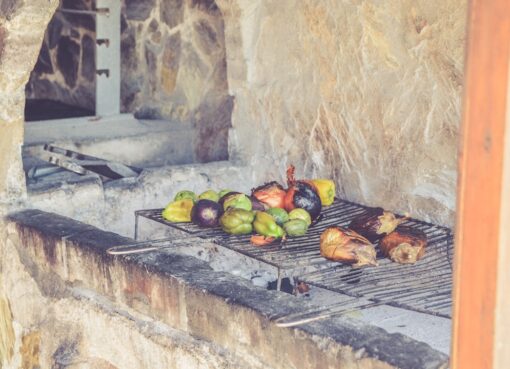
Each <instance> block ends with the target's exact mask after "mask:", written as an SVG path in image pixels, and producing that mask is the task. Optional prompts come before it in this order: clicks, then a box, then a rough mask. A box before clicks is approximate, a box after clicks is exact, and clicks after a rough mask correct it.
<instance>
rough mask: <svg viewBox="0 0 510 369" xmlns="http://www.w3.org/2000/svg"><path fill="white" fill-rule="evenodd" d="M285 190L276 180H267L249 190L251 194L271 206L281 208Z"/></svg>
mask: <svg viewBox="0 0 510 369" xmlns="http://www.w3.org/2000/svg"><path fill="white" fill-rule="evenodd" d="M285 194H286V192H285V190H284V189H283V187H282V185H280V184H279V183H278V182H269V183H266V184H264V185H262V186H260V187H257V188H254V189H252V190H251V195H252V196H253V197H255V198H256V199H257V200H259V201H260V202H262V203H263V204H266V205H267V206H269V207H271V208H283V207H284V199H285Z"/></svg>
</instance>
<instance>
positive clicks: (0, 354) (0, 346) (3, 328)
mask: <svg viewBox="0 0 510 369" xmlns="http://www.w3.org/2000/svg"><path fill="white" fill-rule="evenodd" d="M14 341H15V335H14V328H13V326H12V312H11V308H10V306H9V301H8V300H7V299H6V298H5V297H0V363H8V362H9V361H10V360H11V358H12V357H13V355H14Z"/></svg>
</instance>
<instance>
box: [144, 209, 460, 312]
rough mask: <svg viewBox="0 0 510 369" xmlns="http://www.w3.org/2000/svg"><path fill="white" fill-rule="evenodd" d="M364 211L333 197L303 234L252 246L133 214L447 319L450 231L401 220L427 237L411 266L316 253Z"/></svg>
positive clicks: (334, 287) (155, 213) (318, 280)
mask: <svg viewBox="0 0 510 369" xmlns="http://www.w3.org/2000/svg"><path fill="white" fill-rule="evenodd" d="M366 210H367V208H366V207H364V206H362V205H358V204H355V203H352V202H349V201H345V200H339V199H336V200H335V202H334V203H333V204H332V205H331V206H329V207H326V208H324V209H323V211H322V213H321V218H320V219H319V220H318V221H317V222H316V223H315V224H312V226H311V227H310V229H309V230H308V233H307V235H306V236H303V237H296V238H288V239H287V240H286V241H285V242H282V243H280V244H274V245H269V246H264V247H256V246H253V245H251V244H250V236H246V235H241V236H232V235H227V234H225V233H224V232H223V231H222V230H221V229H219V228H215V229H202V228H199V227H197V226H196V225H194V224H191V223H170V222H167V221H166V220H165V219H163V217H162V216H161V212H162V209H149V210H139V211H137V212H135V214H136V217H137V219H138V217H145V218H148V219H151V220H153V221H156V222H159V223H161V224H165V225H168V226H171V227H173V228H176V229H179V230H181V231H185V232H187V233H189V234H191V235H193V236H196V237H199V238H202V239H208V240H210V241H211V242H214V243H216V244H218V245H221V246H223V247H226V248H228V249H231V250H234V251H236V252H238V253H240V254H243V255H245V256H248V257H250V258H253V259H256V260H259V261H261V262H263V263H266V264H269V265H272V266H274V267H276V268H278V271H279V273H280V271H281V270H285V271H287V272H292V270H296V269H298V268H303V267H306V268H305V270H306V272H302V273H301V274H300V275H299V277H298V278H297V279H298V280H299V281H303V282H305V283H307V284H309V285H311V286H316V287H320V288H324V289H327V290H330V291H333V292H338V293H342V294H345V295H348V296H352V297H354V298H362V297H363V298H366V299H369V300H372V301H373V302H375V303H377V304H381V303H384V304H388V305H392V306H397V307H400V308H406V309H410V310H415V311H419V312H424V313H428V314H433V315H438V316H444V317H450V316H451V307H452V302H451V290H452V260H451V259H452V257H451V255H452V253H453V252H452V251H453V235H452V232H451V231H450V229H448V228H445V227H441V226H438V225H434V224H431V223H427V222H423V221H419V220H416V219H407V220H406V221H405V222H404V225H406V226H408V227H412V228H415V229H419V230H421V231H423V232H425V234H426V235H427V240H428V245H427V249H426V253H425V256H424V257H423V258H422V259H421V260H419V261H418V262H417V263H416V264H414V265H400V264H397V263H393V262H391V261H390V260H388V259H387V258H385V257H384V256H383V255H381V254H380V252H378V255H377V261H378V263H379V266H378V267H367V268H361V269H353V268H352V267H350V266H349V265H343V264H338V263H335V262H332V261H329V260H326V259H324V258H323V257H322V256H321V255H320V250H319V242H320V235H321V233H322V232H323V231H324V230H325V229H326V228H328V227H330V226H334V225H338V226H346V225H348V224H349V223H350V221H351V220H352V219H353V218H354V217H356V216H358V215H360V214H363V213H364V212H365V211H366ZM137 224H138V223H137ZM135 232H136V231H135ZM376 248H377V249H378V247H377V245H376ZM308 267H310V268H308ZM287 274H288V275H291V274H292V273H287Z"/></svg>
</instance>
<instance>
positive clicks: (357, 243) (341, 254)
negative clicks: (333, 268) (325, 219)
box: [320, 227, 377, 267]
mask: <svg viewBox="0 0 510 369" xmlns="http://www.w3.org/2000/svg"><path fill="white" fill-rule="evenodd" d="M320 250H321V255H322V256H324V257H325V258H326V259H329V260H333V261H340V262H344V263H349V264H352V266H353V267H361V266H363V265H377V261H376V259H375V255H376V251H375V247H374V245H372V244H371V243H370V241H369V240H367V239H366V238H365V237H363V236H361V235H359V234H358V233H356V232H354V231H353V230H350V229H347V228H342V227H329V228H327V229H326V230H325V231H324V232H323V233H322V235H321V240H320Z"/></svg>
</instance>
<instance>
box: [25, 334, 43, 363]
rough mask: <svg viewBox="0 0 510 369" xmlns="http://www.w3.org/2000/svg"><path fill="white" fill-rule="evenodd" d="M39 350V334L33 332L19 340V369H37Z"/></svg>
mask: <svg viewBox="0 0 510 369" xmlns="http://www.w3.org/2000/svg"><path fill="white" fill-rule="evenodd" d="M40 350H41V334H40V332H38V331H33V332H30V333H28V334H25V335H24V336H23V337H22V338H21V348H20V353H21V369H39V368H40V367H41V364H40V362H39V355H40Z"/></svg>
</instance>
